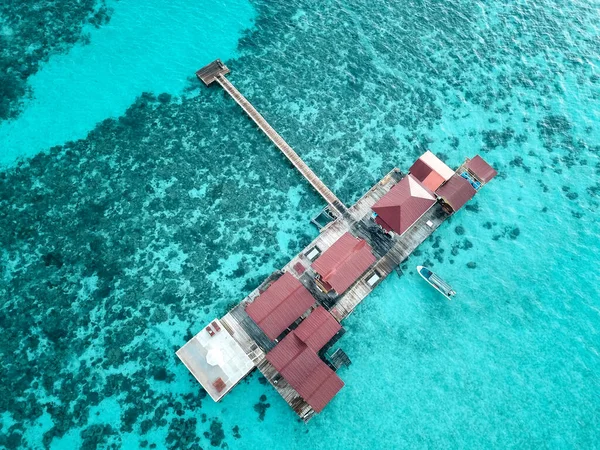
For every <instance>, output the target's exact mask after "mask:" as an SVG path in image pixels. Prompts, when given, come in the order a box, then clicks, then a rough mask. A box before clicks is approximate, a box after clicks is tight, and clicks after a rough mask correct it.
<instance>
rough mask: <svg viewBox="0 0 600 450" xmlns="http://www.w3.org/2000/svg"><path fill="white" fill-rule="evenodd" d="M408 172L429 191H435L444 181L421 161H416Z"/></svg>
mask: <svg viewBox="0 0 600 450" xmlns="http://www.w3.org/2000/svg"><path fill="white" fill-rule="evenodd" d="M409 172H410V174H411V175H412V176H413V177H415V178H416V179H417V180H419V181H420V182H421V183H423V186H425V187H426V188H427V189H429V190H430V191H435V190H436V189H437V188H439V187H440V185H441V184H442V183H443V182H444V181H445V180H444V177H442V176H441V175H440V174H439V173H437V172H436V171H435V170H433V169H432V168H431V167H429V166H428V165H427V164H426V163H425V161H423V160H422V159H417V160H416V161H415V163H414V164H413V165H412V167H411V168H410V170H409Z"/></svg>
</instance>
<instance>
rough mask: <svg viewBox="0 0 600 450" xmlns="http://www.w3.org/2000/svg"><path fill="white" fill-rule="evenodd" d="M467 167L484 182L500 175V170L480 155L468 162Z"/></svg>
mask: <svg viewBox="0 0 600 450" xmlns="http://www.w3.org/2000/svg"><path fill="white" fill-rule="evenodd" d="M467 168H468V169H469V170H470V171H471V172H473V173H474V174H475V175H476V176H477V178H479V179H480V180H481V181H482V182H484V183H487V182H488V181H490V180H491V179H492V178H494V177H495V176H496V175H498V172H496V170H495V169H494V168H493V167H492V166H490V165H489V164H488V163H487V162H485V160H484V159H483V158H482V157H481V156H479V155H476V156H475V157H474V158H473V159H472V160H470V161H469V162H468V163H467Z"/></svg>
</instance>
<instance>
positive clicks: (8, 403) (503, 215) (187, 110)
mask: <svg viewBox="0 0 600 450" xmlns="http://www.w3.org/2000/svg"><path fill="white" fill-rule="evenodd" d="M287 3H288V2H271V1H260V0H252V1H251V2H249V3H248V2H247V1H241V0H227V1H221V2H216V3H215V2H204V1H201V2H190V1H188V0H178V1H175V2H170V3H169V4H163V3H161V2H155V1H151V2H145V3H143V4H142V3H141V2H136V1H134V0H121V1H119V2H114V3H107V5H108V6H109V7H110V8H111V9H110V21H108V23H104V24H102V25H101V26H99V27H97V28H95V27H93V26H86V27H84V33H89V39H88V40H85V39H83V40H82V41H80V42H78V43H75V44H73V45H71V46H69V47H68V48H66V49H64V50H65V51H64V52H57V53H54V54H52V55H51V56H50V58H49V59H48V60H47V61H41V62H40V66H39V70H38V72H37V73H35V74H32V75H31V76H29V78H28V79H27V83H28V85H29V86H30V88H31V93H30V96H29V98H26V99H24V100H23V105H22V107H21V112H20V114H19V115H18V116H17V117H16V118H15V119H13V120H11V121H8V120H5V121H3V122H0V165H2V169H1V171H0V280H1V281H2V283H0V299H2V303H1V304H2V314H1V315H0V323H1V325H2V330H3V332H2V333H1V334H0V336H1V337H0V349H1V351H2V365H1V368H0V374H1V379H2V383H1V385H0V390H1V391H0V418H1V428H0V447H5V448H54V449H65V448H66V449H70V448H111V447H112V448H205V449H207V448H218V447H221V448H236V449H237V448H240V449H247V448H274V449H279V448H281V449H284V448H285V449H287V448H316V449H337V448H340V449H355V448H356V449H359V448H365V447H367V446H369V447H372V448H586V449H588V448H598V447H600V443H599V442H600V433H599V432H598V429H600V378H599V375H598V373H599V371H600V360H599V357H600V276H599V275H598V273H597V267H598V265H599V260H600V256H599V255H600V238H599V237H598V234H599V232H600V226H599V216H598V206H599V195H600V159H599V157H600V156H599V155H600V131H599V130H598V123H599V120H600V107H599V105H600V69H599V64H600V46H599V45H598V42H599V41H598V36H599V33H600V27H598V20H597V19H598V14H599V13H600V4H598V2H582V1H568V2H556V1H552V0H544V1H542V2H537V3H532V2H525V1H518V2H513V3H510V4H506V3H503V2H497V1H493V2H488V3H481V2H467V1H460V0H451V1H447V2H433V1H412V2H403V3H400V4H399V3H396V2H390V1H383V0H370V1H366V0H351V1H345V2H322V1H310V0H303V1H299V2H295V3H294V5H288V4H287ZM70 17H71V16H70V15H69V14H67V13H66V12H65V15H64V19H63V20H64V21H65V22H67V23H68V21H69V20H72V19H70ZM22 20H26V19H22ZM11 23H12V22H10V21H7V20H6V18H3V17H2V16H0V31H1V33H2V34H1V35H0V37H2V39H4V40H5V42H8V39H11V36H13V35H14V33H15V31H14V30H13V28H14V26H13V25H10V24H11ZM51 39H53V37H52V36H48V40H51ZM0 42H4V41H1V40H0ZM36 45H48V44H47V42H46V43H43V42H42V43H31V44H30V46H31V47H32V48H33V47H35V46H36ZM215 57H221V58H222V59H224V60H226V62H227V65H228V66H229V67H230V68H231V69H232V74H231V75H230V79H231V80H232V82H233V83H234V84H235V85H236V86H237V87H238V88H239V89H240V90H241V91H242V92H243V93H244V94H245V95H247V97H248V98H249V99H250V100H251V101H252V102H253V103H254V104H255V106H256V107H257V108H258V109H259V110H260V111H261V112H262V113H263V114H264V116H265V117H266V118H267V120H269V121H270V122H271V124H272V125H273V126H274V127H275V128H276V129H277V130H278V131H279V132H280V133H281V134H282V135H283V136H284V137H285V138H286V140H288V142H289V143H290V144H291V145H292V146H293V147H294V148H295V149H296V151H297V152H298V153H299V154H301V155H302V156H303V157H304V158H305V159H306V161H307V162H308V164H309V165H310V166H311V167H312V168H313V169H314V170H315V172H317V173H318V174H319V175H320V176H321V177H322V178H323V180H324V181H325V182H326V183H327V184H328V185H329V186H331V187H332V189H333V190H334V191H335V192H336V194H338V196H339V197H340V198H341V199H342V200H343V201H345V202H346V203H347V204H351V203H352V202H354V201H355V200H356V199H357V198H358V197H359V196H360V195H361V194H362V193H363V192H364V191H365V190H367V189H368V188H369V187H370V186H371V185H372V184H373V183H375V182H376V181H377V180H378V179H380V178H381V177H382V176H383V175H384V174H385V173H387V172H388V171H389V170H390V169H391V168H392V167H394V166H396V167H399V168H401V169H404V170H406V169H407V168H408V167H409V166H410V164H411V162H412V161H413V160H414V159H415V158H416V157H418V156H419V155H420V154H421V153H422V152H423V151H424V150H425V149H430V150H432V151H433V152H435V153H436V154H438V156H440V157H442V158H443V159H445V160H446V161H447V162H448V163H450V164H451V165H453V166H456V165H458V164H459V163H460V162H462V160H463V158H464V157H466V156H472V155H474V154H476V153H481V154H482V155H483V156H484V158H485V159H486V160H488V161H489V162H491V163H492V164H493V165H494V166H495V167H496V169H497V170H498V172H499V176H498V177H497V178H496V179H495V180H494V181H493V182H492V183H490V184H489V185H487V186H486V187H485V188H484V189H482V191H481V192H480V194H478V196H477V197H476V198H475V199H474V200H473V201H472V202H471V203H470V204H469V206H468V207H467V208H466V209H464V210H463V211H460V212H459V213H458V214H456V216H455V217H453V218H452V219H451V220H450V221H448V222H446V223H445V224H444V225H443V226H442V227H441V228H440V229H439V230H438V231H436V233H435V234H434V236H433V237H432V238H431V239H430V240H429V241H427V242H426V243H424V244H423V245H422V246H421V247H420V248H419V250H418V251H417V252H416V253H415V254H414V255H413V256H412V257H411V258H410V259H409V260H408V261H407V262H406V263H405V264H403V266H402V268H403V275H402V276H397V275H395V274H394V275H392V276H390V277H388V279H386V280H385V281H384V282H383V283H382V284H381V285H380V286H379V287H378V288H377V290H376V291H375V292H374V293H373V294H372V295H371V296H370V297H368V298H367V299H366V300H365V301H364V302H363V303H362V304H361V305H360V307H359V308H358V309H357V310H356V311H355V313H354V314H353V315H352V316H351V317H350V318H349V319H348V320H347V321H345V322H344V326H345V327H346V328H347V333H346V334H345V335H344V337H343V338H342V339H341V340H340V342H339V344H338V345H339V346H341V347H342V348H343V349H344V350H345V352H346V353H347V354H348V355H349V356H350V358H351V360H352V362H353V363H352V365H351V366H350V367H349V368H346V369H342V370H341V372H340V376H341V377H342V379H343V380H344V381H345V383H346V386H345V387H344V388H343V389H342V391H341V392H340V393H339V394H338V395H337V396H336V397H335V399H334V400H333V401H332V403H331V404H330V405H329V406H328V407H327V408H326V409H325V410H324V412H323V413H322V414H320V415H319V416H317V417H316V418H315V419H313V420H312V421H311V422H310V423H309V424H308V425H305V424H302V423H300V422H298V420H297V419H296V417H295V415H294V414H293V412H292V411H291V410H290V409H289V408H288V406H287V404H286V403H285V402H284V401H283V400H282V399H281V398H280V397H279V396H278V395H277V394H276V392H275V391H274V390H273V389H272V388H271V387H270V386H268V385H266V384H265V380H264V379H261V377H260V376H258V375H257V374H253V375H252V376H250V377H249V378H248V379H247V380H245V381H244V382H242V383H241V384H240V385H239V386H238V387H236V389H234V390H233V391H232V392H231V394H229V395H228V396H227V397H226V398H225V399H224V400H223V401H222V402H221V403H219V404H215V403H213V402H212V401H211V400H210V399H208V398H206V395H205V393H204V392H203V391H202V390H201V388H200V387H199V385H198V384H197V383H196V382H195V381H194V380H193V378H192V377H191V375H190V374H189V372H188V371H187V370H186V369H185V367H184V366H183V364H181V363H180V362H179V361H178V360H177V359H176V357H175V354H174V351H175V350H176V349H177V348H178V347H179V346H181V345H182V344H183V343H184V342H185V341H186V340H187V339H188V338H189V337H190V336H191V335H193V334H195V333H196V332H197V331H198V330H199V329H200V328H201V326H202V325H203V324H204V323H205V322H206V321H207V320H209V319H212V318H213V317H216V316H221V315H222V314H223V313H224V312H225V311H226V310H227V309H228V307H229V306H230V305H232V304H233V303H235V302H237V301H238V300H239V299H241V298H242V297H243V296H244V295H246V294H247V293H248V292H249V291H250V290H251V289H253V288H254V287H256V286H257V285H258V284H259V283H260V281H261V280H262V279H263V278H264V277H265V276H267V275H268V274H269V273H270V272H271V271H272V270H274V269H276V268H278V267H281V266H282V265H284V264H285V263H286V262H287V261H288V260H289V258H290V257H291V256H292V255H294V254H295V253H297V252H298V251H299V250H300V249H301V248H303V246H304V245H306V244H307V243H308V242H310V240H311V239H312V238H314V236H316V231H315V230H314V229H313V228H312V226H311V225H310V223H309V218H310V217H312V215H314V214H315V213H316V212H317V211H319V210H320V209H321V208H322V207H323V203H322V201H321V199H320V198H319V197H318V196H317V195H316V194H315V193H314V192H312V190H311V189H310V187H309V186H308V185H307V184H306V183H305V182H304V180H303V179H302V178H301V177H300V176H299V175H298V174H297V173H296V172H295V171H294V170H293V168H291V166H290V165H289V164H288V163H287V162H286V161H285V160H284V158H283V157H282V156H281V155H279V154H278V153H277V151H276V149H275V148H274V147H273V146H272V145H271V144H270V143H269V142H268V141H267V139H266V138H265V137H264V136H262V135H261V133H260V132H259V131H258V130H257V129H256V128H255V127H254V126H253V125H252V123H250V121H249V120H248V119H247V118H246V117H245V116H244V115H243V113H242V112H241V111H240V110H239V108H238V107H237V105H235V104H234V102H233V101H232V100H231V99H230V98H227V97H225V96H224V95H223V93H222V91H220V90H219V89H218V88H210V89H208V88H205V87H203V86H200V85H199V83H198V82H197V81H195V80H193V79H190V77H191V76H193V72H194V70H195V69H197V68H199V67H201V66H202V65H203V64H205V63H207V62H209V61H210V60H212V59H214V58H215ZM0 58H7V56H6V54H5V53H0ZM11 63H12V62H11V61H8V65H9V66H10V64H11ZM15 64H16V63H15ZM423 263H424V264H426V265H429V266H432V267H433V269H434V270H435V271H437V272H438V273H439V274H441V275H442V276H443V277H444V278H445V279H447V280H449V281H451V283H452V284H453V286H454V287H455V289H456V290H457V291H458V295H457V296H456V298H455V300H453V301H452V302H446V301H444V299H443V298H440V297H439V296H438V295H436V294H435V293H434V292H432V290H431V289H430V288H429V287H428V286H427V285H425V284H424V283H423V282H422V280H420V278H419V277H418V276H417V274H416V273H415V270H414V267H415V266H416V265H417V264H423Z"/></svg>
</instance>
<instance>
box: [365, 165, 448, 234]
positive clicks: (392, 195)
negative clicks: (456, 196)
mask: <svg viewBox="0 0 600 450" xmlns="http://www.w3.org/2000/svg"><path fill="white" fill-rule="evenodd" d="M435 201H436V199H435V197H434V195H433V194H432V193H431V192H430V191H429V190H428V189H426V188H425V187H424V186H423V185H422V184H421V183H420V182H419V181H418V180H417V179H416V178H415V177H413V176H412V175H407V176H406V177H404V178H402V179H401V180H400V181H399V182H398V184H396V186H394V187H393V188H392V189H391V190H390V192H388V193H387V194H385V195H384V196H383V197H381V198H380V199H379V200H378V201H377V203H375V204H374V205H373V207H372V209H373V211H375V212H376V213H377V219H376V222H377V223H378V224H380V225H381V226H383V227H384V228H385V229H387V230H393V231H395V232H396V233H398V234H402V233H404V232H405V231H406V230H407V229H408V228H409V227H410V226H411V225H412V224H413V223H415V222H416V221H417V220H418V219H419V217H421V216H422V215H423V214H425V212H427V210H428V209H429V208H431V207H432V206H433V205H434V204H435Z"/></svg>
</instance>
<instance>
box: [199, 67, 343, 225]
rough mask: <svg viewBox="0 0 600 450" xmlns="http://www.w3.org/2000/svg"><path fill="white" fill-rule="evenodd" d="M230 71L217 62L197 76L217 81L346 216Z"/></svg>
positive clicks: (311, 182) (325, 187)
mask: <svg viewBox="0 0 600 450" xmlns="http://www.w3.org/2000/svg"><path fill="white" fill-rule="evenodd" d="M227 73H229V69H228V68H227V66H225V65H224V64H223V63H222V62H221V61H220V60H216V61H214V62H212V63H211V64H209V65H208V66H206V67H204V68H203V69H200V70H199V71H198V72H197V73H196V75H197V76H198V78H200V79H201V80H202V81H203V82H204V83H205V84H206V85H207V86H208V85H210V84H211V83H212V82H214V81H216V82H217V83H219V84H220V85H221V87H222V88H223V89H224V90H225V92H227V93H228V94H229V95H230V96H231V98H233V99H234V100H235V102H236V103H237V104H238V105H240V107H241V108H242V109H243V110H244V112H245V113H246V114H247V115H248V116H249V117H250V118H251V119H252V120H253V121H254V123H256V125H257V126H258V127H259V128H260V129H261V130H262V131H263V133H265V134H266V135H267V137H268V138H269V139H270V140H271V142H273V144H275V145H276V146H277V148H278V149H279V150H281V152H282V153H283V154H284V155H285V156H286V157H287V158H288V159H289V160H290V162H291V163H292V164H293V165H294V167H295V168H296V169H298V170H299V171H300V173H301V174H302V175H303V176H304V178H306V179H307V180H308V182H309V183H310V184H311V185H312V187H313V188H315V190H316V191H317V192H318V193H319V194H321V196H322V197H323V198H324V199H325V201H326V202H327V203H328V204H329V205H330V206H331V207H333V208H334V209H335V210H336V211H338V212H339V213H340V214H342V215H344V214H346V207H345V206H344V204H343V203H342V202H341V201H340V199H339V198H337V197H336V195H335V194H334V193H333V192H332V191H331V190H330V189H329V188H328V187H327V186H326V185H325V183H323V182H322V181H321V179H320V178H319V177H318V176H317V175H316V174H315V173H314V172H313V171H312V170H311V168H310V167H308V165H306V163H305V162H304V161H303V160H302V158H300V156H298V154H297V153H296V152H295V151H294V149H293V148H292V147H290V145H289V144H288V143H287V142H286V141H285V140H284V139H283V138H282V137H281V136H280V135H279V133H277V131H275V129H273V127H272V126H271V125H269V123H268V122H267V121H266V120H265V118H264V117H263V116H262V115H261V114H260V113H259V112H258V111H257V110H256V108H254V106H252V104H251V103H250V102H249V101H248V100H247V99H246V97H244V96H243V95H242V94H241V93H240V91H238V90H237V89H236V88H235V86H234V85H233V84H231V82H230V81H229V80H228V79H227V78H225V75H226V74H227Z"/></svg>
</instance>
